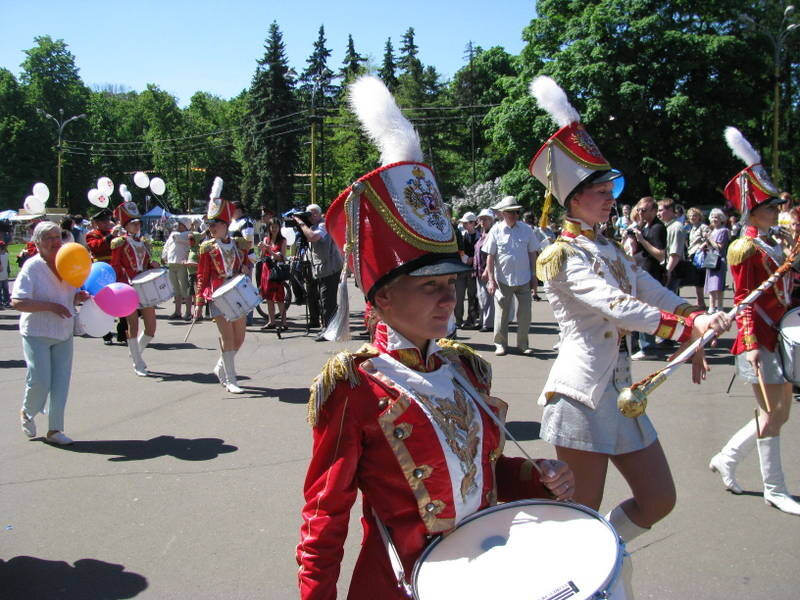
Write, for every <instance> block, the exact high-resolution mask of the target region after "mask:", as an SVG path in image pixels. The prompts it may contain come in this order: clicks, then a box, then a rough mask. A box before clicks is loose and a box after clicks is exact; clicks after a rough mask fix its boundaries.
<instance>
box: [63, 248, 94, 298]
mask: <svg viewBox="0 0 800 600" xmlns="http://www.w3.org/2000/svg"><path fill="white" fill-rule="evenodd" d="M91 270H92V257H91V256H89V251H88V250H87V249H86V248H84V247H83V246H81V245H80V244H77V243H75V242H70V243H69V244H64V245H63V246H61V248H59V250H58V253H57V254H56V271H58V274H59V275H60V276H61V279H63V280H64V281H66V282H67V283H68V284H70V285H71V286H72V287H76V288H77V287H81V286H82V285H83V282H84V281H86V278H87V277H89V272H90V271H91Z"/></svg>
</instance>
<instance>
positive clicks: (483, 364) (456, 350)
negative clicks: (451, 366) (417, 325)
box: [436, 338, 492, 393]
mask: <svg viewBox="0 0 800 600" xmlns="http://www.w3.org/2000/svg"><path fill="white" fill-rule="evenodd" d="M436 343H437V344H439V347H441V349H442V353H443V354H444V355H445V356H446V357H447V358H448V359H450V360H453V359H456V358H463V359H465V360H466V361H467V364H468V365H469V366H470V368H471V369H472V372H473V373H475V375H476V376H477V378H478V381H479V382H480V384H481V385H482V386H484V387H485V388H486V391H487V393H488V391H489V390H490V389H492V365H491V364H490V363H489V361H487V360H486V359H484V358H482V357H481V355H480V354H478V353H477V352H475V350H473V349H472V348H470V347H469V346H467V345H466V344H461V343H459V342H454V341H453V340H451V339H449V338H442V339H440V340H436Z"/></svg>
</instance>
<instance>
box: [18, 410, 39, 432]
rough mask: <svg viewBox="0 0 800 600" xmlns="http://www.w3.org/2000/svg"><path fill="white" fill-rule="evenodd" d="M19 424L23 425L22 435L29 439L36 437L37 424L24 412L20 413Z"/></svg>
mask: <svg viewBox="0 0 800 600" xmlns="http://www.w3.org/2000/svg"><path fill="white" fill-rule="evenodd" d="M19 422H20V425H22V433H24V434H25V435H27V436H28V437H29V438H32V437H36V423H35V422H34V420H33V419H32V418H30V417H29V416H28V414H27V413H26V412H25V411H24V410H21V411H20V412H19Z"/></svg>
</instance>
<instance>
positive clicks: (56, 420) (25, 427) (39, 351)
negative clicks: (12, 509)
mask: <svg viewBox="0 0 800 600" xmlns="http://www.w3.org/2000/svg"><path fill="white" fill-rule="evenodd" d="M32 241H33V242H34V244H36V249H37V250H38V251H39V252H38V254H37V255H36V256H34V257H32V258H30V259H28V260H27V261H25V264H24V265H22V270H21V271H20V272H19V275H17V279H16V280H15V282H14V289H13V291H12V292H11V306H12V307H13V308H15V309H17V310H18V311H20V312H21V313H22V315H21V316H20V320H19V331H20V334H21V335H22V350H23V353H24V355H25V362H26V363H27V366H28V373H27V378H26V382H25V397H24V400H23V403H22V410H21V411H20V422H21V425H22V431H23V433H24V434H25V435H26V436H28V437H29V438H33V437H36V423H35V422H34V418H35V417H36V415H37V414H39V413H40V412H42V410H43V409H44V406H45V403H46V402H47V400H48V398H49V400H50V405H49V409H48V412H47V419H48V431H47V435H46V437H45V439H46V441H48V442H50V443H52V444H58V445H66V444H71V443H72V440H71V439H70V438H69V437H67V436H66V435H65V434H64V408H65V406H66V404H67V394H68V393H69V381H70V377H71V375H72V334H73V330H74V319H75V316H74V315H75V310H74V306H75V304H78V303H80V302H83V301H84V300H86V299H87V298H88V297H89V294H88V292H82V291H79V290H77V289H76V288H74V287H72V286H71V285H69V284H68V283H66V282H65V281H63V280H62V279H61V277H60V276H59V275H58V271H57V270H56V265H55V261H56V254H57V253H58V250H59V248H61V228H60V227H59V226H58V225H56V224H55V223H53V222H51V221H43V222H41V223H39V224H38V225H37V226H36V228H35V229H34V230H33V237H32Z"/></svg>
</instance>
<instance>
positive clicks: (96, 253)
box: [86, 208, 128, 346]
mask: <svg viewBox="0 0 800 600" xmlns="http://www.w3.org/2000/svg"><path fill="white" fill-rule="evenodd" d="M121 232H122V228H121V227H115V226H114V215H113V213H112V212H111V209H108V208H101V209H100V210H98V211H97V212H96V213H94V215H92V229H91V230H90V231H88V232H87V233H86V246H87V247H88V248H89V254H91V255H92V261H93V262H104V263H108V264H111V241H112V240H113V239H114V238H115V237H117V236H119V235H120V234H121ZM111 340H112V333H111V332H109V333H107V334H105V335H104V336H103V342H104V343H105V344H106V345H107V346H108V345H111ZM117 341H118V342H119V343H120V344H124V343H126V342H127V341H128V322H127V320H125V319H117Z"/></svg>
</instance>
